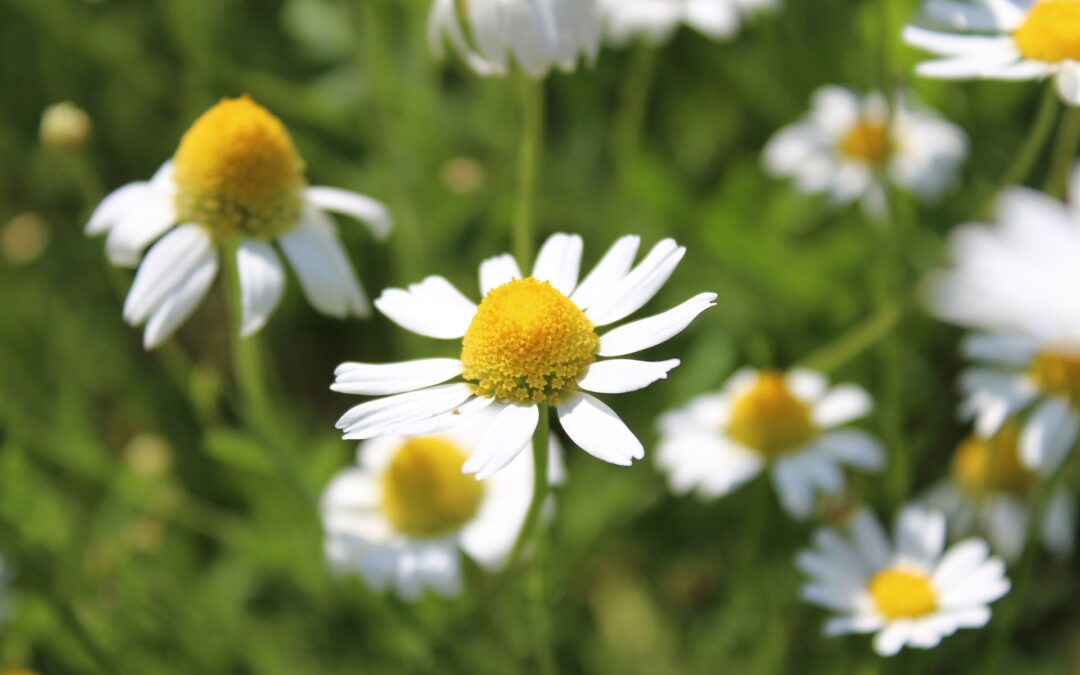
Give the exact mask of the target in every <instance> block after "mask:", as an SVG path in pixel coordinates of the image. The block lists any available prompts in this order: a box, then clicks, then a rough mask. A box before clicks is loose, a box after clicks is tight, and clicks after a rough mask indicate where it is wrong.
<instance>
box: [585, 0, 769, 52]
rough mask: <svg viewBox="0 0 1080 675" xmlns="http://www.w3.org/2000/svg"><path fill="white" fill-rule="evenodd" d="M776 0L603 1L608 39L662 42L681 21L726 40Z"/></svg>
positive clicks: (602, 6)
mask: <svg viewBox="0 0 1080 675" xmlns="http://www.w3.org/2000/svg"><path fill="white" fill-rule="evenodd" d="M776 4H777V3H776V0H601V2H600V5H601V12H602V14H603V17H604V29H605V32H606V35H607V39H608V40H609V41H610V42H612V43H613V44H617V45H621V44H626V43H627V42H630V41H631V40H633V39H635V38H640V39H642V40H644V41H645V42H648V43H650V44H660V43H663V42H667V41H668V39H670V38H671V36H672V35H673V34H674V33H675V31H676V30H677V29H678V28H679V25H680V24H685V25H686V26H688V27H690V28H693V29H694V30H696V31H697V32H699V33H701V34H702V35H705V36H706V37H709V38H712V39H713V40H723V39H726V38H730V37H732V36H734V35H735V33H737V32H738V30H739V27H740V26H741V25H742V23H743V22H744V21H745V20H746V19H747V18H748V17H749V15H751V14H752V13H754V12H757V11H760V10H765V9H771V8H773V7H775V6H776Z"/></svg>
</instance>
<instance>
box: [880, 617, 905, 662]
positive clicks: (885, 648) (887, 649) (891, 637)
mask: <svg viewBox="0 0 1080 675" xmlns="http://www.w3.org/2000/svg"><path fill="white" fill-rule="evenodd" d="M914 632H915V624H914V622H913V621H911V620H910V619H900V620H898V621H893V622H892V623H889V624H887V625H886V626H885V627H884V628H882V629H881V632H880V633H878V634H877V635H876V636H874V651H875V652H877V653H878V654H880V655H881V656H896V654H897V653H898V652H899V651H900V650H901V649H902V648H903V646H904V645H905V644H907V643H908V641H909V640H911V637H912V634H913V633H914Z"/></svg>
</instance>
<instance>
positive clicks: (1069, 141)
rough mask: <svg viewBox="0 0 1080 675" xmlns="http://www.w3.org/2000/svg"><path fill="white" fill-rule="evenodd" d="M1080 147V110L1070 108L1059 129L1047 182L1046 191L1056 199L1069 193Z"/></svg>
mask: <svg viewBox="0 0 1080 675" xmlns="http://www.w3.org/2000/svg"><path fill="white" fill-rule="evenodd" d="M1078 147H1080V108H1069V109H1068V110H1067V111H1066V112H1065V116H1064V118H1063V120H1062V122H1061V127H1060V128H1059V129H1058V139H1057V144H1056V146H1055V148H1054V158H1053V161H1052V162H1051V164H1050V175H1049V177H1048V178H1047V180H1046V191H1047V192H1048V193H1050V194H1052V195H1054V196H1056V197H1064V196H1065V195H1066V194H1068V192H1069V172H1070V171H1071V170H1072V168H1073V164H1074V163H1075V162H1076V151H1077V148H1078Z"/></svg>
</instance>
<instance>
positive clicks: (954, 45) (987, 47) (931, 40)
mask: <svg viewBox="0 0 1080 675" xmlns="http://www.w3.org/2000/svg"><path fill="white" fill-rule="evenodd" d="M903 39H904V42H906V43H908V44H909V45H911V46H912V47H918V48H920V49H925V50H926V51H928V52H933V53H935V54H940V55H941V56H970V55H979V54H999V53H1001V52H1008V51H1009V50H1015V47H1014V42H1013V40H1012V38H1011V37H983V36H978V35H956V34H953V33H940V32H937V31H932V30H926V29H925V28H919V27H917V26H907V27H906V28H904V32H903Z"/></svg>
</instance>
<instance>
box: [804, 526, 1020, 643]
mask: <svg viewBox="0 0 1080 675" xmlns="http://www.w3.org/2000/svg"><path fill="white" fill-rule="evenodd" d="M894 529H895V542H894V543H893V544H890V543H889V541H888V539H887V538H886V536H885V532H884V531H883V530H882V528H881V525H880V524H879V523H878V521H877V519H876V518H875V517H874V516H873V515H872V514H870V513H869V512H868V511H865V510H862V511H860V512H858V513H857V514H856V515H855V516H854V518H853V519H852V521H851V525H850V532H849V533H847V536H845V534H842V533H839V532H837V531H835V530H832V529H828V528H825V529H821V530H818V531H817V532H816V533H815V534H814V547H813V548H811V549H808V550H804V551H802V552H801V553H800V554H799V556H798V558H796V566H797V567H798V568H799V569H800V570H802V571H803V572H804V573H806V574H807V575H808V576H809V577H810V580H809V583H807V585H805V586H803V588H802V597H803V599H804V600H805V601H806V602H809V603H811V604H815V605H819V606H821V607H824V608H826V609H829V610H832V611H835V612H838V613H840V616H837V617H835V618H832V619H830V620H829V621H828V622H827V623H826V624H825V634H826V635H827V636H830V637H834V636H838V635H844V634H847V633H877V635H876V636H875V638H874V651H876V652H877V653H879V654H881V655H882V656H892V655H894V654H896V653H897V652H899V651H900V649H902V648H903V647H904V646H905V645H909V646H911V647H915V648H918V649H931V648H933V647H936V646H937V645H938V643H940V642H941V640H942V638H944V637H948V636H949V635H952V634H953V633H955V632H956V631H957V630H958V629H960V628H981V627H982V626H985V625H986V623H987V622H988V621H989V620H990V608H989V606H988V605H989V604H990V603H991V602H993V601H994V600H997V599H998V598H1000V597H1002V596H1003V595H1005V594H1006V593H1008V592H1009V580H1008V579H1007V578H1006V577H1005V564H1004V563H1003V562H1002V561H1001V560H999V559H997V558H991V557H989V555H990V549H989V547H988V546H987V545H986V543H985V542H983V541H982V540H980V539H968V540H966V541H962V542H960V543H958V544H955V545H954V546H952V547H951V548H949V549H948V550H947V551H946V550H945V518H944V516H942V515H941V514H940V513H936V512H932V511H924V510H922V509H917V508H914V507H909V508H907V509H905V510H904V511H902V512H901V513H900V515H899V517H898V518H897V521H896V526H895V528H894Z"/></svg>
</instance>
